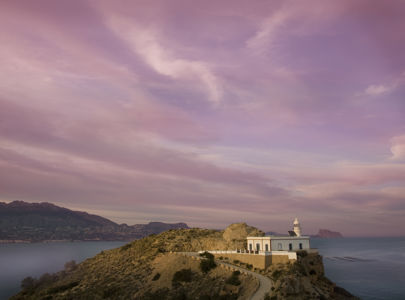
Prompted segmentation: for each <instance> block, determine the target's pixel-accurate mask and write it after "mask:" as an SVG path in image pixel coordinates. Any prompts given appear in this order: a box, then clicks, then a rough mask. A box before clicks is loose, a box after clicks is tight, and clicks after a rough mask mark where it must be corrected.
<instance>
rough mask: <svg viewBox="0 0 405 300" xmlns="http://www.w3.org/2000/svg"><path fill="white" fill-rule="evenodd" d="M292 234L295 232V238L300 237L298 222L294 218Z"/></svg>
mask: <svg viewBox="0 0 405 300" xmlns="http://www.w3.org/2000/svg"><path fill="white" fill-rule="evenodd" d="M294 232H295V234H296V236H301V226H300V222H298V219H297V218H295V220H294Z"/></svg>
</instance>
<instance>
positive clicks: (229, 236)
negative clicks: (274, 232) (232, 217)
mask: <svg viewBox="0 0 405 300" xmlns="http://www.w3.org/2000/svg"><path fill="white" fill-rule="evenodd" d="M248 236H264V232H263V231H261V230H259V229H257V228H255V227H252V226H249V225H247V224H246V223H234V224H231V225H229V226H228V227H227V228H226V229H225V231H224V234H223V235H222V237H223V238H224V240H225V241H227V242H232V241H240V240H246V237H248Z"/></svg>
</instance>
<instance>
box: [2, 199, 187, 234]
mask: <svg viewBox="0 0 405 300" xmlns="http://www.w3.org/2000/svg"><path fill="white" fill-rule="evenodd" d="M181 228H189V227H188V226H187V224H185V223H175V224H167V223H161V222H151V223H149V224H136V225H132V226H128V225H127V224H120V225H119V224H117V223H115V222H113V221H111V220H108V219H106V218H103V217H100V216H97V215H92V214H88V213H86V212H81V211H72V210H70V209H67V208H64V207H59V206H56V205H54V204H52V203H47V202H42V203H27V202H24V201H13V202H11V203H4V202H0V242H6V241H27V242H39V241H46V240H123V241H126V240H132V239H138V238H142V237H145V236H147V235H150V234H157V233H161V232H163V231H166V230H170V229H181Z"/></svg>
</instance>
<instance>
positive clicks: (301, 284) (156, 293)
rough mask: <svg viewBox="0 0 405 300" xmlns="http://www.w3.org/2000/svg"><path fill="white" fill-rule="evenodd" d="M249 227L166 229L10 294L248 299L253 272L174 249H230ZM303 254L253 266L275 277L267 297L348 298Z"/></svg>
mask: <svg viewBox="0 0 405 300" xmlns="http://www.w3.org/2000/svg"><path fill="white" fill-rule="evenodd" d="M253 232H255V233H257V234H259V233H260V231H258V230H257V229H256V228H253V227H250V226H247V225H246V224H233V225H231V226H230V227H228V228H227V229H226V230H225V231H215V230H207V229H178V230H169V231H166V232H163V233H161V234H159V235H151V236H149V237H146V238H143V239H140V240H136V241H134V242H131V243H129V244H127V245H125V246H123V247H121V248H117V249H113V250H110V251H103V252H102V253H100V254H98V255H96V256H95V257H93V258H91V259H88V260H86V261H84V262H83V263H81V264H79V265H77V266H76V265H74V264H67V266H66V268H65V270H63V271H61V272H59V273H57V274H52V275H50V274H47V275H43V276H42V277H41V278H39V279H32V278H28V279H25V281H24V285H23V286H24V289H23V290H22V291H21V292H20V293H19V294H18V295H16V296H14V297H12V298H11V299H161V300H171V299H201V300H203V299H208V300H209V299H249V298H250V296H251V295H252V294H253V293H254V292H255V289H256V288H257V284H258V283H257V281H256V279H254V278H253V277H251V276H247V275H244V274H234V273H232V272H231V271H230V270H226V269H223V268H215V266H212V265H210V264H208V267H209V268H208V269H207V268H206V267H207V265H205V267H203V266H202V263H201V261H197V260H193V259H192V258H191V257H184V256H182V255H179V254H176V253H173V252H194V251H199V250H207V249H209V250H212V249H213V248H212V247H214V246H216V247H217V249H218V248H219V249H220V248H222V247H228V246H229V247H232V248H231V249H235V248H237V247H238V246H240V244H239V243H240V242H241V241H242V240H243V239H245V238H246V236H247V235H250V233H253ZM214 249H215V248H214ZM223 249H224V248H223ZM305 254H306V252H302V253H300V256H299V260H298V261H297V262H296V263H290V264H279V265H272V266H271V267H270V268H268V269H267V270H264V271H261V270H256V271H257V272H260V273H262V274H263V275H266V276H268V277H269V278H272V279H273V281H274V289H273V291H272V294H271V295H270V296H271V297H272V298H270V299H352V298H350V297H351V295H350V294H347V295H346V296H347V297H346V298H339V297H340V295H341V294H339V290H338V289H337V288H336V287H335V285H334V284H333V283H332V282H330V281H329V280H328V279H326V278H325V277H324V273H323V265H322V258H321V257H320V256H319V255H305ZM353 299H354V298H353Z"/></svg>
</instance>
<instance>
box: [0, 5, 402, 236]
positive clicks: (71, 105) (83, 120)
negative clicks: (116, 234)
mask: <svg viewBox="0 0 405 300" xmlns="http://www.w3.org/2000/svg"><path fill="white" fill-rule="evenodd" d="M404 53H405V2H404V1H395V0H391V1H361V0H359V1H341V0H339V1H337V0H336V1H323V0H319V1H268V0H263V1H235V0H229V1H189V0H184V1H164V0H162V1H149V0H147V1H133V0H131V1H98V0H97V1H96V0H94V1H85V0H82V1H54V0H49V1H42V0H40V1H28V0H27V1H14V0H2V1H1V2H0V66H1V72H0V201H6V202H8V201H12V200H15V199H20V200H25V201H30V202H39V201H49V202H53V203H56V204H59V205H62V206H65V207H68V208H72V209H78V210H86V211H88V212H92V213H96V214H99V215H102V216H105V217H107V218H110V219H112V220H114V221H117V222H119V223H123V222H125V223H128V224H134V223H143V222H148V221H156V220H159V221H166V222H178V221H184V222H187V223H188V224H189V225H191V226H203V227H209V228H222V227H224V226H226V225H228V224H230V223H232V222H241V221H244V222H247V223H249V224H251V225H254V226H258V227H260V228H261V229H263V230H273V231H278V232H285V231H286V230H288V229H290V227H291V226H292V220H293V218H294V217H296V216H297V217H298V218H299V219H300V221H301V223H302V226H303V230H304V232H306V233H314V232H316V231H317V230H318V228H329V229H332V230H338V231H341V232H342V233H343V234H344V235H346V236H356V235H366V236H368V235H370V236H375V235H376V236H378V235H405V54H404Z"/></svg>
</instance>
